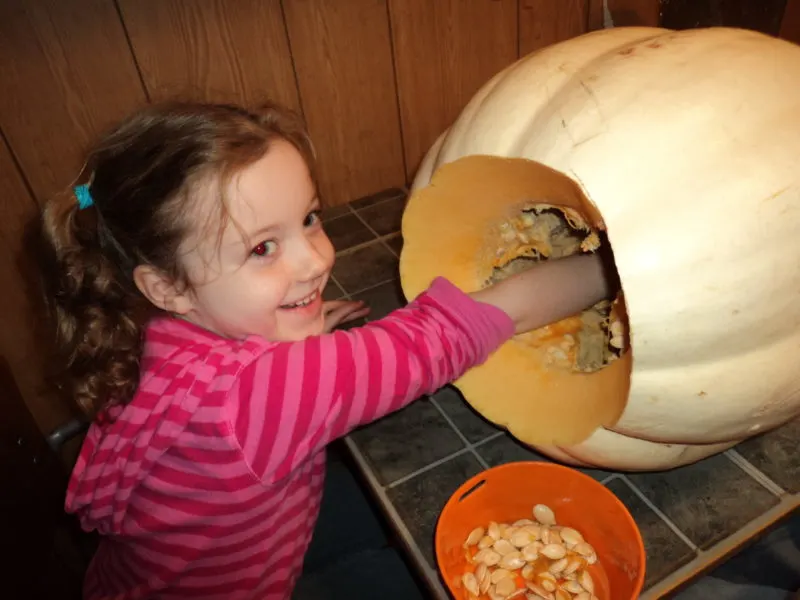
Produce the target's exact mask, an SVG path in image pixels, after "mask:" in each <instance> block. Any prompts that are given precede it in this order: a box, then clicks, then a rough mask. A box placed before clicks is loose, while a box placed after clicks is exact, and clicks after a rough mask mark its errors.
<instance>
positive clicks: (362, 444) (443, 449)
mask: <svg viewBox="0 0 800 600" xmlns="http://www.w3.org/2000/svg"><path fill="white" fill-rule="evenodd" d="M352 437H353V440H354V441H355V443H356V444H357V445H358V447H359V449H360V450H361V452H362V453H363V454H364V456H365V458H366V459H367V460H368V461H369V463H370V466H371V468H372V470H373V472H374V473H375V474H376V475H377V477H378V480H379V481H380V482H381V483H382V484H383V485H388V484H390V483H392V482H393V481H396V480H398V479H400V478H401V477H405V476H407V475H410V474H411V473H413V472H414V471H418V470H419V469H421V468H423V467H427V466H428V465H430V464H431V463H433V462H436V461H437V460H441V459H442V458H444V457H445V456H447V455H449V454H452V453H453V452H457V451H458V450H461V449H462V448H463V447H464V443H463V442H462V441H461V438H459V437H458V435H457V434H456V432H455V431H453V428H452V427H450V425H449V423H448V422H447V421H446V420H445V419H444V417H442V415H441V413H439V411H438V410H436V407H435V406H433V405H432V404H431V403H430V402H429V401H428V400H427V399H423V400H418V401H416V402H413V403H412V404H410V405H409V406H407V407H406V408H404V409H402V410H400V411H398V412H396V413H393V414H391V415H388V416H386V417H384V418H383V419H380V420H379V421H376V422H374V423H372V424H370V425H367V426H365V427H363V428H361V429H359V430H358V431H356V432H355V433H353V434H352Z"/></svg>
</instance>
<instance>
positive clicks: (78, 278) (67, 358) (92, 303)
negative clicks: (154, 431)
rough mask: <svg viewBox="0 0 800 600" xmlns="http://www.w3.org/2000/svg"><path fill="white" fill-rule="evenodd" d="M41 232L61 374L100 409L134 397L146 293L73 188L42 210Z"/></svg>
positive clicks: (83, 404)
mask: <svg viewBox="0 0 800 600" xmlns="http://www.w3.org/2000/svg"><path fill="white" fill-rule="evenodd" d="M43 233H44V239H45V245H46V247H45V248H44V251H45V252H44V260H45V262H46V264H45V265H43V266H44V268H45V277H44V284H45V289H46V302H47V304H48V307H49V312H50V315H51V318H52V320H53V324H54V327H55V337H56V349H57V352H58V355H59V356H58V359H59V360H57V363H58V364H59V365H60V367H61V371H60V372H59V373H55V376H56V380H57V382H58V383H59V387H60V388H61V389H62V391H64V392H65V393H66V394H68V395H69V396H70V397H72V398H73V399H74V400H75V402H76V403H77V404H78V406H79V407H80V409H81V410H82V411H83V412H84V413H85V414H86V415H88V416H89V417H94V416H96V415H97V414H98V413H99V412H101V411H102V410H103V409H104V408H106V407H108V406H110V405H113V404H118V403H123V402H126V401H128V400H129V399H130V398H131V397H132V395H133V393H134V391H135V389H136V385H137V383H138V378H139V361H140V357H141V350H142V320H141V319H140V318H137V315H138V314H139V313H141V311H142V309H143V303H142V298H141V296H140V295H139V294H138V292H137V290H135V289H132V285H133V284H132V279H131V275H130V273H125V272H123V268H124V262H122V261H120V260H119V257H118V256H114V255H115V252H114V250H115V249H114V248H113V247H112V248H109V245H110V244H113V238H111V239H109V236H110V232H109V231H108V230H107V228H106V226H105V224H104V223H103V219H102V215H101V214H100V211H99V209H98V208H97V207H96V206H88V207H86V208H80V207H79V205H78V201H77V199H76V198H75V197H74V196H73V195H71V194H65V195H63V196H61V197H58V198H55V199H53V201H51V202H50V203H48V205H47V207H46V209H45V211H44V215H43ZM116 254H118V252H117V253H116ZM112 257H114V258H116V259H117V260H112ZM121 265H122V266H121Z"/></svg>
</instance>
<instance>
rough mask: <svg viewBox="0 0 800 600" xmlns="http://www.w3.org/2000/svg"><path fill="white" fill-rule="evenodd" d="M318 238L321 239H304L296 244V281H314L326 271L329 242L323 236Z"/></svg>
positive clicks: (329, 252) (329, 251)
mask: <svg viewBox="0 0 800 600" xmlns="http://www.w3.org/2000/svg"><path fill="white" fill-rule="evenodd" d="M320 238H322V239H312V238H305V239H303V240H302V241H301V243H300V244H298V255H297V259H298V260H297V277H298V279H301V280H304V281H307V280H311V279H316V278H317V277H319V276H320V275H322V274H323V273H325V271H326V270H327V269H328V267H329V264H328V263H329V262H330V260H329V255H330V254H331V248H330V241H328V239H327V237H325V236H324V235H323V236H320Z"/></svg>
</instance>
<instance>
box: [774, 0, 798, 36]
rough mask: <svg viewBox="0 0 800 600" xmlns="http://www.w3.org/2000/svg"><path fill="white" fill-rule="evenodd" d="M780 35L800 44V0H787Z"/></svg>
mask: <svg viewBox="0 0 800 600" xmlns="http://www.w3.org/2000/svg"><path fill="white" fill-rule="evenodd" d="M779 36H780V37H782V38H783V39H785V40H789V41H790V42H794V43H795V44H800V0H787V2H786V9H785V10H784V13H783V18H782V19H781V27H780V32H779Z"/></svg>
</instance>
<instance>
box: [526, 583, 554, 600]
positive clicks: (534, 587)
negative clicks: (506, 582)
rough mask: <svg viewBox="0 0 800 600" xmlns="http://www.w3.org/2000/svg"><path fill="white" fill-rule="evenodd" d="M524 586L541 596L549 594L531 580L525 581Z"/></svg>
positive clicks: (545, 596) (544, 596)
mask: <svg viewBox="0 0 800 600" xmlns="http://www.w3.org/2000/svg"><path fill="white" fill-rule="evenodd" d="M525 586H526V587H527V588H528V589H529V590H530V591H532V592H533V593H534V594H538V595H539V596H541V597H542V598H547V597H549V596H550V592H548V591H547V590H546V589H544V588H543V587H542V586H540V585H539V584H538V583H533V582H532V581H526V582H525Z"/></svg>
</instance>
